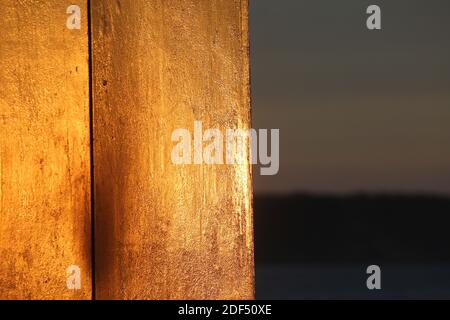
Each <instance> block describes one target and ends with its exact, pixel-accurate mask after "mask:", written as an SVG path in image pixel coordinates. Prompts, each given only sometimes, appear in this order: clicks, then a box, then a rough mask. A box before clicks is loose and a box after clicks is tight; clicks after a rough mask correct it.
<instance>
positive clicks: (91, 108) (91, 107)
mask: <svg viewBox="0 0 450 320" xmlns="http://www.w3.org/2000/svg"><path fill="white" fill-rule="evenodd" d="M87 11H88V13H87V16H88V50H89V58H88V61H89V62H88V64H89V135H90V158H91V163H90V169H91V266H92V267H91V269H92V270H91V279H92V300H95V293H96V292H95V291H96V290H95V180H94V179H95V172H94V140H95V139H94V92H93V87H94V86H93V81H94V80H93V79H94V75H93V57H92V55H93V52H92V16H91V0H87Z"/></svg>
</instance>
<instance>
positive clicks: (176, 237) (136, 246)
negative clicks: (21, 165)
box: [92, 0, 254, 299]
mask: <svg viewBox="0 0 450 320" xmlns="http://www.w3.org/2000/svg"><path fill="white" fill-rule="evenodd" d="M247 5H248V4H247V1H246V0H245V1H240V0H170V1H144V0H122V1H92V18H93V61H94V84H93V88H94V134H95V144H94V160H95V161H94V166H95V214H96V223H95V226H96V234H95V244H96V294H97V298H99V299H178V298H183V299H201V298H210V299H216V298H229V299H234V298H236V299H237V298H253V296H254V272H253V227H252V207H251V175H250V166H249V165H248V164H244V165H182V166H179V165H174V164H172V162H171V158H170V156H171V151H172V148H173V146H174V145H175V143H174V142H172V141H171V134H172V131H173V130H175V129H177V128H187V129H189V130H190V131H191V132H192V131H193V126H194V120H201V121H203V127H204V130H206V129H208V128H219V129H221V130H222V131H223V132H224V130H225V129H226V128H237V127H240V128H248V127H249V126H250V103H249V72H248V69H249V63H248V25H247V17H248V12H247Z"/></svg>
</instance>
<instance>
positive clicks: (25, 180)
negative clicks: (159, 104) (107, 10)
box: [0, 0, 91, 299]
mask: <svg viewBox="0 0 450 320" xmlns="http://www.w3.org/2000/svg"><path fill="white" fill-rule="evenodd" d="M71 4H77V5H79V6H80V8H81V12H82V16H81V17H82V24H81V30H69V29H67V28H66V20H67V17H68V15H67V13H66V9H67V7H68V6H69V5H71ZM0 17H1V18H0V30H1V32H0V298H1V299H90V298H91V261H90V260H91V259H90V255H91V254H90V252H91V248H90V247H91V242H90V238H91V236H90V156H89V146H90V144H89V80H88V78H89V77H88V36H87V35H88V30H87V27H88V26H87V1H81V0H77V1H70V2H69V1H64V0H46V1H31V0H21V1H17V0H2V1H1V2H0ZM70 265H78V266H79V267H80V268H81V289H80V290H69V289H68V288H67V285H66V280H67V277H68V275H67V274H66V270H67V268H68V267H69V266H70Z"/></svg>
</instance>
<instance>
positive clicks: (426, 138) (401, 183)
mask: <svg viewBox="0 0 450 320" xmlns="http://www.w3.org/2000/svg"><path fill="white" fill-rule="evenodd" d="M250 4H251V8H250V9H251V10H250V15H251V16H250V26H251V59H252V66H251V67H252V96H253V126H254V127H255V128H280V129H281V131H280V137H281V138H280V139H281V147H280V148H281V149H280V162H281V165H280V172H279V174H278V175H277V176H265V177H261V176H259V170H255V174H254V181H255V191H256V192H293V191H317V192H353V191H385V192H386V191H400V192H439V193H449V194H450V41H449V39H450V1H448V0H396V1H392V0H390V1H386V0H385V1H365V0H340V1H332V0H328V1H325V0H309V1H306V0H277V1H274V0H250ZM370 4H377V5H379V6H380V7H381V9H382V30H381V31H369V30H367V28H366V18H367V15H366V13H365V11H366V8H367V7H368V6H369V5H370Z"/></svg>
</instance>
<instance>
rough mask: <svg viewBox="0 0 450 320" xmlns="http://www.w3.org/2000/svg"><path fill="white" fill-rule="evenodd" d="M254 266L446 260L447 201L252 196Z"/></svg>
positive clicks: (449, 233) (449, 257)
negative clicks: (263, 264) (268, 264)
mask: <svg viewBox="0 0 450 320" xmlns="http://www.w3.org/2000/svg"><path fill="white" fill-rule="evenodd" d="M254 208H255V251H256V262H257V263H355V262H356V263H359V262H361V263H366V262H367V263H372V262H376V263H381V262H386V263H418V264H421V263H424V264H426V263H434V262H449V261H450V197H444V196H427V195H382V194H380V195H362V194H361V195H351V196H329V195H308V194H297V195H289V196H273V195H256V196H255V198H254Z"/></svg>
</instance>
